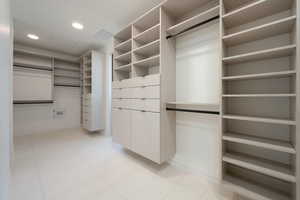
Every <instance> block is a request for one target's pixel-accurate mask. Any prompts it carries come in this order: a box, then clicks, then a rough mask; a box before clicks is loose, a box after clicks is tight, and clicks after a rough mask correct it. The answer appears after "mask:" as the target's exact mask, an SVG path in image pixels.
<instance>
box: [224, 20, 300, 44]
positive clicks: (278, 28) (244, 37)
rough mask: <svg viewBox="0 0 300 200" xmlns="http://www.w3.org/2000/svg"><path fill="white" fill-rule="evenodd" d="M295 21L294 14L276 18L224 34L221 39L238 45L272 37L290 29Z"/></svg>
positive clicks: (226, 42)
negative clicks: (269, 21)
mask: <svg viewBox="0 0 300 200" xmlns="http://www.w3.org/2000/svg"><path fill="white" fill-rule="evenodd" d="M295 21H296V16H291V17H287V18H284V19H280V20H276V21H274V22H271V23H267V24H264V25H261V26H257V27H254V28H250V29H247V30H243V31H240V32H237V33H233V34H230V35H226V36H224V37H223V41H224V43H225V44H226V45H232V46H234V45H238V44H242V43H246V42H249V41H254V40H258V39H263V38H267V37H272V36H275V35H280V34H283V33H288V32H290V31H291V30H292V28H293V26H294V24H295Z"/></svg>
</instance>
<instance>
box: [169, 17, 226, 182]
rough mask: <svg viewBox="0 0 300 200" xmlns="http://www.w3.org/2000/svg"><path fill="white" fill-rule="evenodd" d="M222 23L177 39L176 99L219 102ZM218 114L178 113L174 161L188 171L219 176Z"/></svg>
mask: <svg viewBox="0 0 300 200" xmlns="http://www.w3.org/2000/svg"><path fill="white" fill-rule="evenodd" d="M218 35H219V24H218V23H217V22H216V23H213V24H210V25H205V26H203V27H201V29H199V30H196V31H194V32H191V33H188V34H185V35H182V36H180V37H177V38H176V100H177V101H188V102H200V103H216V104H218V103H219V94H220V82H219V74H220V62H219V61H220V60H219V59H220V58H219V38H218ZM220 144H221V135H220V131H219V118H218V116H212V115H202V114H196V113H183V112H177V114H176V155H175V158H174V159H173V161H172V162H173V163H175V164H177V165H180V166H182V167H184V168H186V169H188V170H192V171H193V172H196V173H199V174H201V175H204V176H207V177H208V178H210V179H213V180H218V179H219V178H220V157H221V155H220V152H221V151H220V146H221V145H220Z"/></svg>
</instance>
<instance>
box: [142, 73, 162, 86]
mask: <svg viewBox="0 0 300 200" xmlns="http://www.w3.org/2000/svg"><path fill="white" fill-rule="evenodd" d="M143 85H144V86H149V85H160V74H155V75H149V76H145V77H144V80H143Z"/></svg>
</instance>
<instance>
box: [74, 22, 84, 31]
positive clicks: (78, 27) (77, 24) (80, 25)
mask: <svg viewBox="0 0 300 200" xmlns="http://www.w3.org/2000/svg"><path fill="white" fill-rule="evenodd" d="M72 26H73V28H76V29H79V30H82V29H83V25H82V24H80V23H78V22H73V23H72Z"/></svg>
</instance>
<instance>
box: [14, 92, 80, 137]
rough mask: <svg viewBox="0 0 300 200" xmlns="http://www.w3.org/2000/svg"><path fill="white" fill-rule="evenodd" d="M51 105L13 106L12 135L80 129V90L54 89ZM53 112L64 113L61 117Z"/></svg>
mask: <svg viewBox="0 0 300 200" xmlns="http://www.w3.org/2000/svg"><path fill="white" fill-rule="evenodd" d="M54 100H55V103H54V104H53V105H52V104H36V105H29V104H28V105H14V135H15V136H20V135H28V134H37V133H41V134H42V133H47V132H51V131H56V130H60V129H67V128H79V127H80V88H71V87H70V88H66V87H55V88H54ZM55 111H64V115H63V116H57V115H55Z"/></svg>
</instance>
